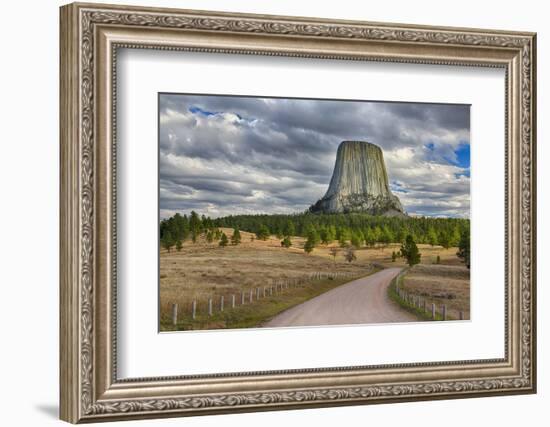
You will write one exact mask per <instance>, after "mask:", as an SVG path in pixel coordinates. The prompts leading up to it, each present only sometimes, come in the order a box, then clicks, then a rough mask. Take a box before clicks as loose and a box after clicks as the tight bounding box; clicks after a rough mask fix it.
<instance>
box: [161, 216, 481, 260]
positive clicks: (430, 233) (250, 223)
mask: <svg viewBox="0 0 550 427" xmlns="http://www.w3.org/2000/svg"><path fill="white" fill-rule="evenodd" d="M222 227H223V228H232V229H233V234H232V236H231V237H228V236H226V235H225V234H223V233H222V232H221V230H220V228H222ZM239 230H241V231H247V232H250V233H253V237H252V238H251V239H254V238H257V239H259V240H267V239H268V238H270V236H272V235H275V236H277V237H278V238H279V239H282V240H281V246H283V247H285V248H288V247H290V246H292V241H291V238H292V237H294V236H301V237H304V238H305V239H306V242H305V246H304V250H305V252H307V253H311V252H312V251H313V249H314V248H315V247H316V246H317V245H319V244H330V243H332V242H338V245H339V246H340V247H341V248H345V249H346V250H348V248H350V247H351V248H353V249H358V248H361V247H364V246H366V247H371V248H373V247H377V246H380V245H387V244H389V243H402V244H403V247H402V249H401V253H399V254H398V253H396V254H395V257H397V256H404V257H406V258H408V257H407V256H406V252H403V248H404V249H405V251H407V250H409V247H408V245H410V242H411V241H412V242H413V243H414V244H415V245H416V243H424V244H430V245H432V246H434V245H440V246H443V247H444V248H449V247H459V251H458V253H457V255H458V256H459V257H460V258H462V260H463V261H464V263H465V264H466V265H467V266H469V264H470V239H469V236H470V221H469V220H468V219H459V218H430V217H418V218H416V217H408V218H400V217H381V216H372V215H368V214H363V213H346V214H312V213H308V212H306V213H301V214H292V215H279V214H277V215H234V216H226V217H223V218H216V219H211V218H209V217H206V216H204V215H202V216H199V214H197V213H196V212H195V211H192V212H191V213H190V214H189V215H180V214H179V213H177V214H175V215H174V216H172V217H170V218H167V219H163V220H162V221H161V222H160V239H161V245H162V247H164V248H165V249H166V250H168V251H170V250H171V248H172V247H174V246H176V249H177V250H180V249H181V247H182V246H181V245H182V243H181V242H183V241H185V240H190V241H192V242H196V241H197V239H198V237H199V236H201V235H202V236H204V238H205V239H206V241H207V242H208V243H212V242H214V241H216V242H220V243H219V244H220V246H226V245H228V244H229V243H231V244H232V245H238V244H240V243H241V234H240V231H239ZM224 236H225V238H224ZM254 236H255V237H254ZM409 236H410V240H409ZM412 250H413V252H414V249H412ZM348 252H349V250H348ZM393 259H394V257H392V260H393ZM408 261H411V262H413V263H414V262H415V261H416V255H414V254H413V255H412V258H411V259H408Z"/></svg>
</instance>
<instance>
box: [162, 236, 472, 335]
mask: <svg viewBox="0 0 550 427" xmlns="http://www.w3.org/2000/svg"><path fill="white" fill-rule="evenodd" d="M222 231H223V232H225V233H226V234H227V235H228V237H230V236H231V235H232V230H231V229H223V228H222ZM241 237H242V240H241V244H239V245H237V246H232V245H228V246H226V247H224V248H222V247H219V245H218V242H212V243H207V242H206V241H205V240H204V238H203V237H201V238H199V239H198V240H197V242H196V243H192V242H190V241H186V242H184V244H183V247H182V249H181V251H179V252H178V251H176V250H175V249H172V250H171V252H170V253H168V252H167V251H166V250H164V249H163V250H161V253H160V301H161V304H160V321H161V330H174V329H216V328H237V327H251V326H257V325H260V324H261V323H263V322H264V321H266V320H268V319H269V318H271V317H273V316H274V315H276V314H278V313H279V312H281V311H283V310H285V309H287V308H289V307H292V306H294V305H296V304H299V303H302V302H303V301H306V300H308V299H310V298H312V297H314V296H316V295H319V294H320V293H322V292H326V291H328V290H330V289H332V288H334V287H336V286H339V285H340V284H343V283H346V282H347V281H349V280H351V278H357V277H362V276H365V275H367V274H369V273H372V272H373V271H375V269H374V268H373V264H376V265H378V264H380V266H384V267H404V266H405V262H404V260H403V259H401V258H398V259H397V260H396V261H395V262H392V261H391V254H392V252H393V251H398V250H399V248H400V245H399V244H389V245H386V246H384V247H382V246H380V247H377V248H368V249H367V248H361V249H358V250H356V252H355V254H356V256H357V260H356V261H354V262H352V263H348V262H346V261H345V260H344V257H343V253H344V250H343V249H341V248H338V244H337V242H335V243H332V244H330V245H319V246H317V247H316V248H315V249H314V250H313V252H312V253H311V254H310V255H307V254H306V253H305V252H304V250H303V246H304V243H305V239H304V238H302V237H292V238H291V240H292V244H293V246H292V247H290V248H288V249H286V248H282V247H281V245H280V239H277V238H275V237H274V236H271V237H270V238H269V239H268V240H266V241H262V240H258V239H256V238H255V236H254V235H253V234H252V233H248V232H245V231H241ZM332 247H336V248H338V250H339V252H338V254H337V256H336V258H335V259H334V258H333V256H332V255H331V253H330V248H332ZM418 247H419V249H420V251H421V253H422V259H421V261H422V263H423V265H421V266H417V267H423V266H424V265H430V264H431V263H435V260H436V257H437V255H439V256H440V258H441V264H442V265H439V266H437V265H434V267H443V266H450V267H452V266H456V268H458V269H464V270H466V269H465V267H463V264H460V260H459V259H458V258H457V257H456V248H449V249H443V248H441V247H438V246H434V247H431V246H429V245H418ZM415 268H416V267H415ZM413 270H414V269H413ZM466 272H467V270H466ZM316 273H325V274H327V273H331V274H333V275H334V274H335V273H339V276H338V277H335V278H332V279H329V278H326V277H324V278H322V280H319V279H317V280H312V279H311V277H310V276H311V275H312V274H316ZM411 274H412V273H411ZM407 277H409V276H407ZM444 277H445V276H443V278H444ZM411 278H412V279H414V276H413V275H411ZM440 279H441V278H439V279H436V278H435V276H434V275H433V274H432V275H431V276H430V277H428V283H430V284H431V285H433V284H434V280H435V281H437V280H440ZM298 280H300V281H301V283H300V285H299V286H296V287H292V286H289V288H288V289H285V290H284V291H283V292H282V293H278V294H276V295H272V296H271V297H270V298H263V299H262V298H260V300H256V299H255V298H254V304H253V305H250V304H248V305H247V306H246V307H245V306H240V303H241V297H242V295H241V293H246V300H245V301H246V302H247V303H248V302H249V299H248V298H249V296H248V295H249V294H248V292H249V291H250V290H251V289H254V290H256V289H257V288H258V287H260V288H261V292H262V296H263V292H264V291H263V288H264V287H270V286H273V285H277V284H281V283H287V284H288V283H295V282H297V281H298ZM466 281H467V282H468V283H467V285H468V286H467V292H468V294H467V295H466V293H465V292H466V290H465V288H464V286H462V288H464V289H463V290H462V291H463V293H462V296H463V297H465V298H468V296H469V280H468V276H466ZM443 283H444V281H443V282H441V283H440V285H443ZM412 284H414V282H411V286H412ZM424 291H425V290H423V292H424ZM449 292H450V291H449ZM453 292H454V291H453ZM233 295H235V298H236V305H237V306H238V307H237V308H236V309H234V310H232V311H231V312H230V311H229V310H227V307H229V306H230V304H231V299H232V298H233ZM221 296H224V302H225V307H226V310H225V312H224V313H216V311H219V308H220V307H219V306H220V302H221V301H220V298H221ZM255 296H256V295H254V297H255ZM209 299H212V301H213V305H214V310H213V311H214V313H213V315H212V316H208V307H207V305H208V300H209ZM193 300H196V301H197V307H196V313H197V315H196V318H195V320H192V319H191V312H192V301H193ZM172 304H178V319H179V321H178V325H177V327H174V326H173V325H172V320H171V310H172ZM461 304H462V303H461ZM461 306H462V305H461Z"/></svg>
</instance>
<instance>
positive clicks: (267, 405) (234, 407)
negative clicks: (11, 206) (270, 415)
mask: <svg viewBox="0 0 550 427" xmlns="http://www.w3.org/2000/svg"><path fill="white" fill-rule="evenodd" d="M60 18H61V19H60V21H61V38H60V43H61V45H60V52H61V63H60V75H61V76H60V78H61V80H60V92H61V93H60V110H61V111H60V136H61V141H60V143H61V176H60V180H61V202H60V203H61V205H60V212H61V219H60V230H61V235H60V307H61V308H60V328H61V329H60V386H61V396H60V407H61V410H60V414H61V419H63V420H65V421H68V422H71V423H79V422H94V421H112V420H122V419H130V418H134V419H135V418H155V417H172V416H187V415H201V414H216V413H228V412H247V411H260V410H262V411H263V410H281V409H287V408H288V409H290V408H308V407H309V408H311V407H321V406H333V405H357V404H371V403H373V404H374V403H384V402H400V401H412V400H430V399H445V398H463V397H479V396H488V395H498V394H521V393H534V392H535V391H536V286H535V285H536V283H535V282H536V253H535V248H536V241H535V236H536V183H535V176H536V173H535V172H536V171H535V156H536V146H535V142H536V126H535V123H536V116H535V106H536V100H535V94H536V35H535V34H533V33H520V32H508V31H495V30H479V29H462V28H460V29H459V28H445V27H424V26H412V25H401V24H382V23H369V22H354V21H331V20H323V19H313V18H296V17H282V16H263V15H243V14H231V13H217V12H203V11H190V10H174V9H159V8H142V7H126V6H112V5H99V4H79V3H75V4H70V5H67V6H63V7H62V8H61V16H60ZM121 48H124V49H153V50H171V51H191V52H203V53H205V54H207V53H224V54H228V55H232V54H241V55H243V54H244V55H264V56H288V57H300V58H317V59H320V60H325V59H327V60H329V59H339V60H350V61H378V62H391V63H405V64H441V65H446V66H473V67H497V68H501V69H503V70H504V72H505V76H506V77H505V87H504V88H503V91H502V96H503V97H504V98H505V110H506V117H505V131H504V134H505V141H503V144H504V145H505V176H502V180H503V181H504V182H505V189H506V191H505V199H506V201H505V212H496V213H495V214H497V215H504V217H505V230H503V234H504V235H505V253H503V254H502V256H503V257H504V259H505V273H504V276H505V281H504V283H502V287H503V288H504V291H503V292H504V295H505V308H504V311H505V315H504V320H505V321H504V325H503V328H504V336H505V340H504V341H505V342H503V343H502V345H503V347H504V357H503V358H498V359H484V360H466V361H463V360H458V361H450V362H439V361H433V362H426V363H408V364H398V365H396V364H383V365H376V366H372V365H364V366H337V367H334V368H316V367H311V368H309V369H291V370H267V371H261V372H258V371H255V372H239V373H237V374H232V373H224V372H219V373H216V374H207V375H187V376H176V377H154V378H131V379H127V378H126V379H121V378H119V376H118V375H117V371H118V370H117V357H116V356H117V342H118V341H119V338H120V337H118V336H117V286H116V284H117V283H116V277H117V276H116V268H117V252H116V251H117V234H116V221H117V211H116V196H117V193H116V192H117V187H116V166H117V157H116V153H117V152H116V149H115V148H116V126H117V115H116V102H117V98H116V85H117V74H116V61H117V50H119V49H121ZM152 78H154V77H152ZM155 285H156V284H154V285H153V286H155ZM184 363H185V360H183V361H182V364H184Z"/></svg>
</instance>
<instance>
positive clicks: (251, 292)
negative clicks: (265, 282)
mask: <svg viewBox="0 0 550 427" xmlns="http://www.w3.org/2000/svg"><path fill="white" fill-rule="evenodd" d="M252 295H254V291H253V290H252V289H250V297H249V300H250V303H251V304H252V301H253V299H252Z"/></svg>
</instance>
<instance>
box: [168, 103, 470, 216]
mask: <svg viewBox="0 0 550 427" xmlns="http://www.w3.org/2000/svg"><path fill="white" fill-rule="evenodd" d="M345 139H359V140H368V141H369V142H373V143H375V144H377V145H380V146H381V147H382V149H383V150H384V156H385V159H386V163H387V170H388V174H389V178H390V181H391V183H392V188H393V190H394V192H395V194H397V195H398V196H399V198H400V199H401V201H402V203H403V205H404V207H405V209H406V210H407V211H408V212H410V213H411V214H422V215H435V216H460V217H467V216H468V215H469V188H470V187H469V186H470V179H469V177H468V176H466V175H469V171H468V170H466V169H464V168H461V167H459V166H457V165H456V164H454V163H456V160H457V159H456V154H455V151H456V149H457V148H458V146H459V145H460V144H464V143H469V109H468V107H465V106H448V105H430V104H395V103H357V102H343V101H328V102H327V101H311V100H287V99H258V98H242V97H240V98H239V97H215V96H204V97H201V96H187V95H162V96H161V109H160V143H159V144H160V150H161V152H160V174H161V183H160V187H161V189H160V203H161V206H160V207H161V216H166V215H171V214H173V213H174V212H176V211H180V212H181V211H184V212H188V211H190V210H191V209H195V210H197V211H199V212H200V213H205V214H208V215H210V216H213V217H215V216H222V215H229V214H238V213H291V212H299V211H303V210H305V209H307V208H308V206H310V205H311V204H313V203H315V202H316V201H317V200H318V199H319V198H320V197H322V195H323V194H324V192H325V191H326V189H327V187H328V183H329V181H330V176H331V174H332V168H333V166H334V161H335V156H336V148H337V146H338V144H339V143H340V142H341V141H342V140H345ZM428 145H429V148H428Z"/></svg>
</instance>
